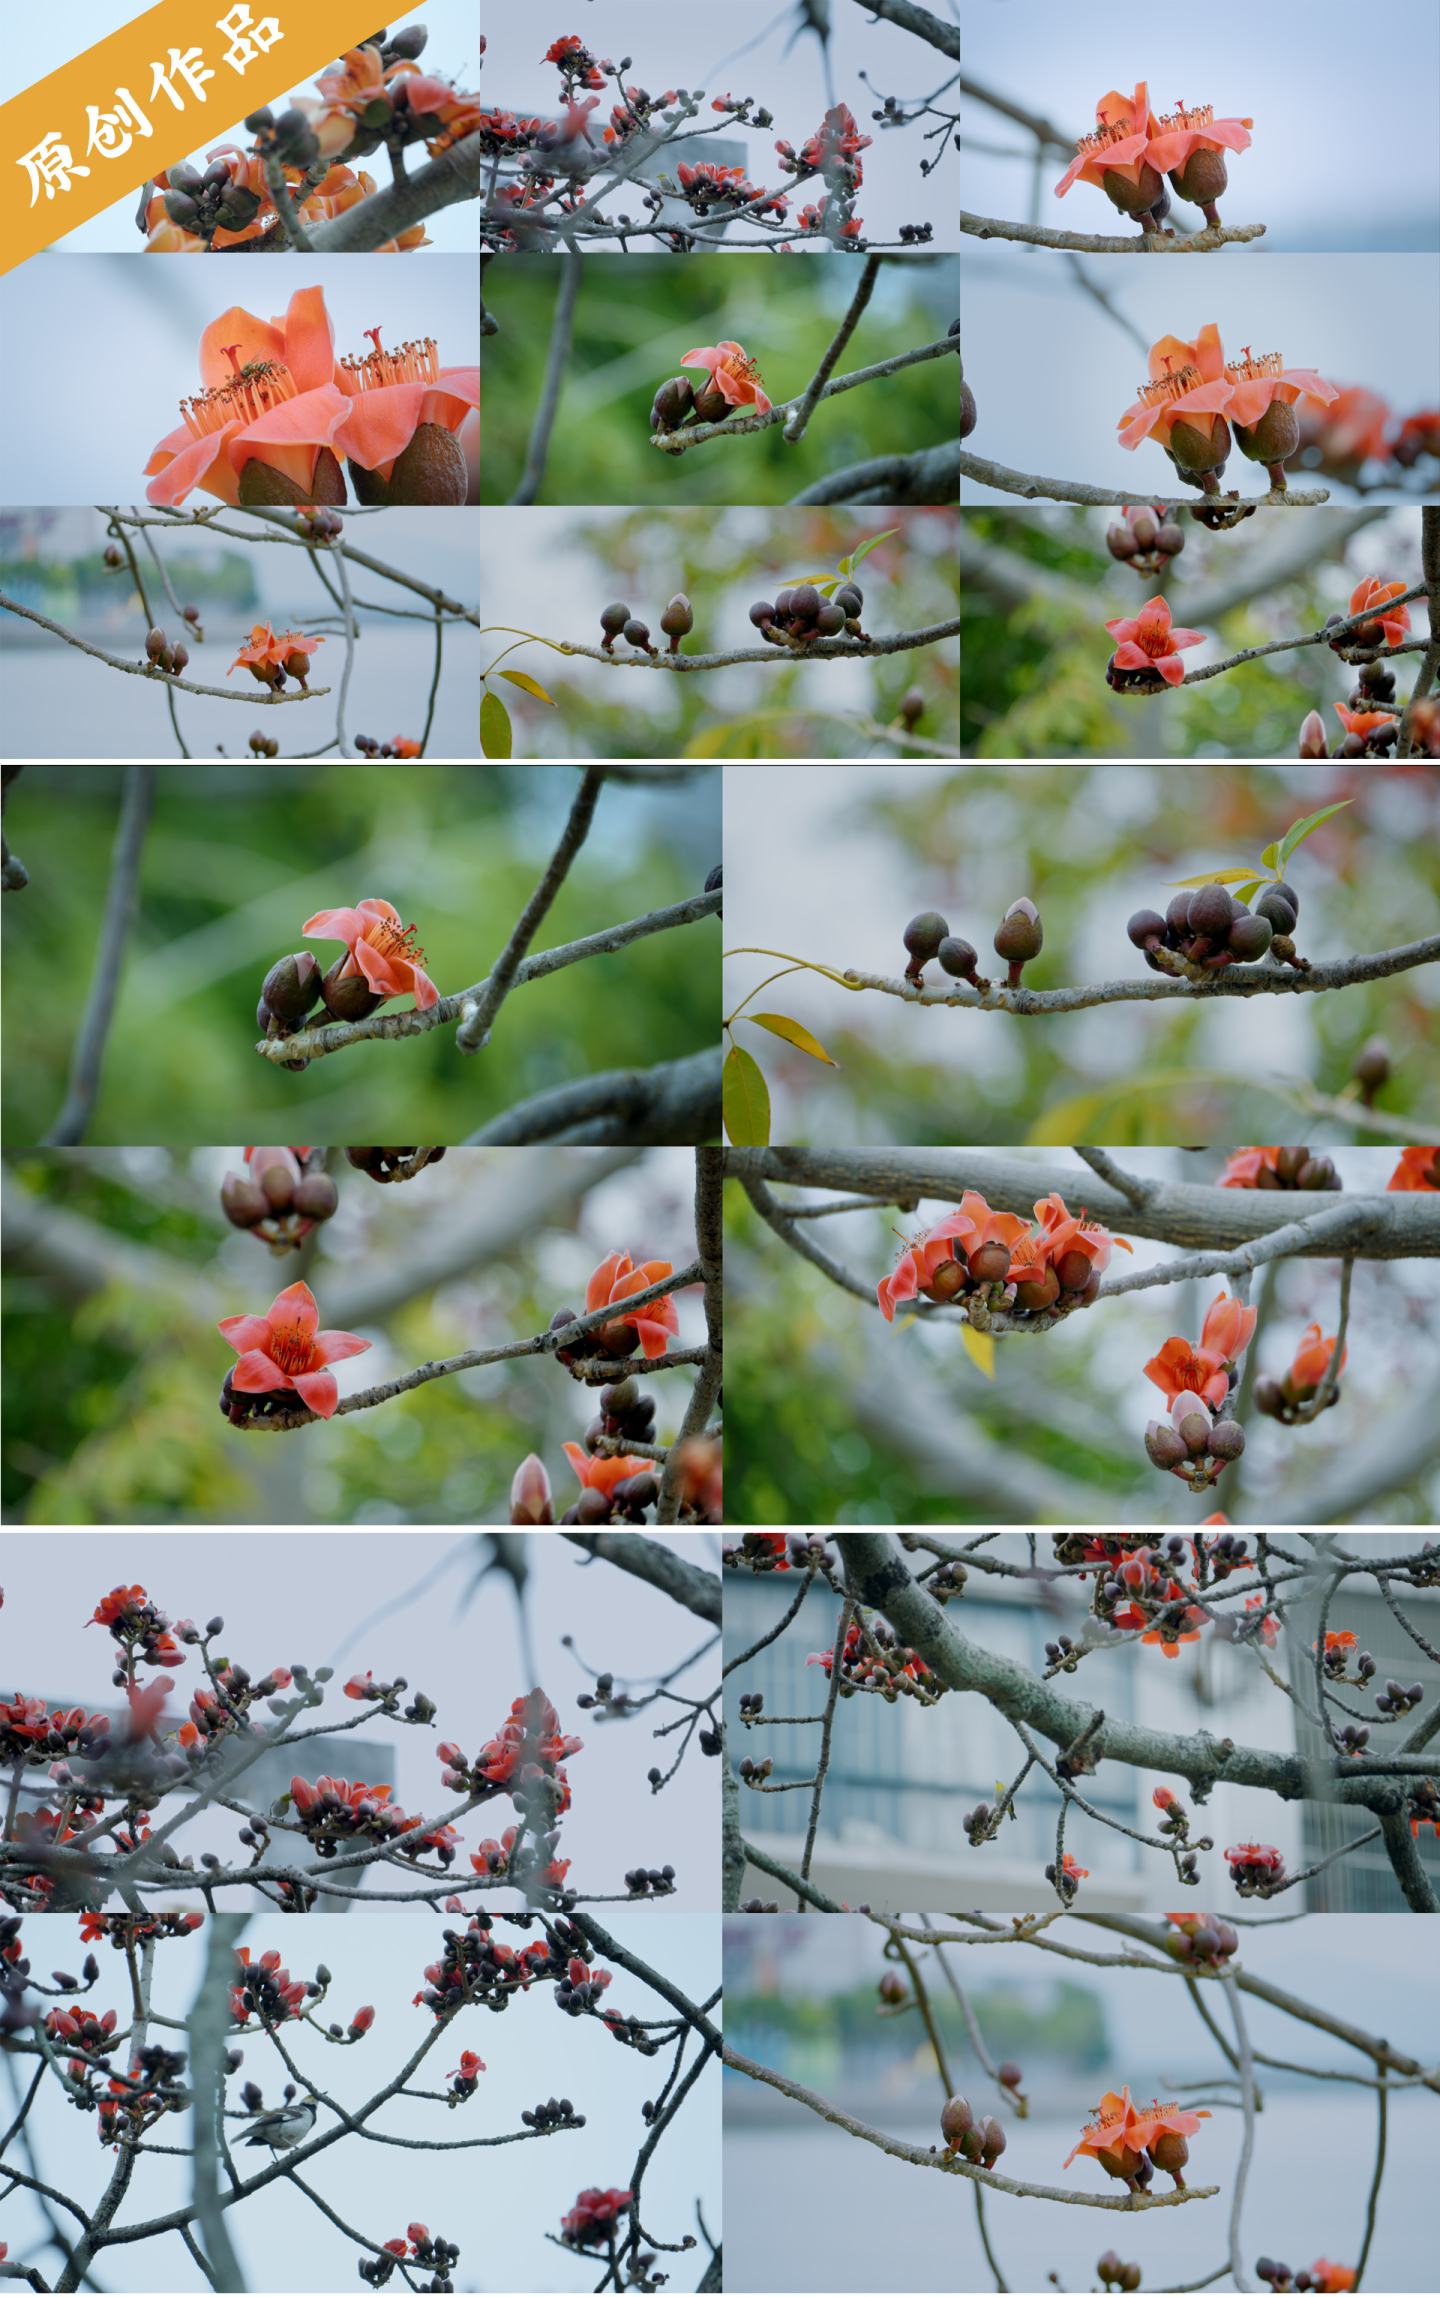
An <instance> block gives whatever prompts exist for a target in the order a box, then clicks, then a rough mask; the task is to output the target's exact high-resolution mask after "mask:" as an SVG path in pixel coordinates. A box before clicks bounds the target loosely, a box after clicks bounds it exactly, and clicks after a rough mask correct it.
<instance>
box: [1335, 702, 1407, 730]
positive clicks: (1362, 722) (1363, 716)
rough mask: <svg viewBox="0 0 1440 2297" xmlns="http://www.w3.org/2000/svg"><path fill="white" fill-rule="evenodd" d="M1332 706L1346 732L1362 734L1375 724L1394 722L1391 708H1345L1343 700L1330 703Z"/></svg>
mask: <svg viewBox="0 0 1440 2297" xmlns="http://www.w3.org/2000/svg"><path fill="white" fill-rule="evenodd" d="M1332 708H1333V709H1334V710H1335V712H1336V714H1337V716H1338V717H1339V720H1340V723H1341V725H1342V726H1343V727H1344V728H1345V731H1346V733H1347V734H1360V735H1362V736H1363V735H1365V734H1368V733H1369V732H1370V731H1371V729H1372V728H1373V727H1375V726H1392V725H1393V724H1394V723H1395V712H1394V711H1393V710H1347V709H1346V707H1345V704H1344V703H1343V702H1336V703H1334V704H1332Z"/></svg>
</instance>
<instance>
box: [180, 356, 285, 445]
mask: <svg viewBox="0 0 1440 2297" xmlns="http://www.w3.org/2000/svg"><path fill="white" fill-rule="evenodd" d="M235 348H236V346H234V345H232V346H231V350H232V351H233V350H234V349H235ZM230 364H231V365H232V366H234V365H235V362H234V359H233V357H232V358H231V361H230ZM298 397H299V393H298V391H297V390H296V388H295V384H294V382H293V380H292V378H291V374H290V370H289V368H288V367H282V366H280V365H279V363H278V362H277V361H276V360H274V359H254V360H252V361H251V362H250V363H249V364H248V365H247V366H244V367H236V368H235V374H234V377H233V379H232V380H231V381H230V382H228V383H226V384H225V385H224V386H223V388H221V389H219V390H215V391H203V392H202V393H201V394H200V396H199V397H198V398H194V399H182V400H181V401H180V412H181V415H182V416H183V417H184V420H185V425H186V428H187V429H188V431H189V432H190V435H191V437H192V438H196V439H203V438H204V437H205V436H206V434H207V433H208V432H211V431H223V430H224V428H225V425H226V424H227V423H233V422H235V421H236V420H237V419H238V420H239V421H240V422H243V423H254V422H258V421H259V419H260V417H261V416H262V415H268V414H269V412H270V409H271V408H272V407H278V406H280V405H281V404H282V403H283V402H284V401H285V400H286V399H295V398H298Z"/></svg>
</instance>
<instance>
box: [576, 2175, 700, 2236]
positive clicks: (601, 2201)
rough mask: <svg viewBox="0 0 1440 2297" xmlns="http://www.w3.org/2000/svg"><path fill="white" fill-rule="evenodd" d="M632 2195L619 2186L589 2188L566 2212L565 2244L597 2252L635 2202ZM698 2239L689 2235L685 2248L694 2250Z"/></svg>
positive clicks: (577, 2197)
mask: <svg viewBox="0 0 1440 2297" xmlns="http://www.w3.org/2000/svg"><path fill="white" fill-rule="evenodd" d="M634 2198H635V2197H634V2195H633V2194H631V2193H622V2192H621V2190H620V2188H619V2186H618V2185H612V2186H607V2187H605V2188H604V2189H603V2190H602V2188H601V2187H599V2186H598V2185H587V2186H586V2188H585V2190H584V2192H583V2193H580V2194H577V2195H576V2197H575V2206H574V2208H573V2209H567V2211H566V2212H565V2215H564V2216H563V2217H562V2218H561V2220H560V2233H561V2237H562V2241H563V2242H564V2243H567V2244H568V2245H569V2246H570V2247H571V2248H574V2249H594V2248H597V2247H599V2246H600V2245H601V2244H602V2243H604V2242H607V2241H608V2240H609V2239H610V2237H611V2232H612V2229H613V2227H614V2224H615V2220H616V2219H617V2217H618V2216H619V2215H620V2212H621V2210H622V2209H625V2208H627V2207H628V2206H629V2204H630V2203H631V2202H632V2201H633V2200H634ZM694 2240H695V2237H694V2235H693V2234H687V2235H686V2236H685V2241H684V2243H683V2245H682V2246H684V2247H685V2248H687V2249H688V2248H693V2247H694Z"/></svg>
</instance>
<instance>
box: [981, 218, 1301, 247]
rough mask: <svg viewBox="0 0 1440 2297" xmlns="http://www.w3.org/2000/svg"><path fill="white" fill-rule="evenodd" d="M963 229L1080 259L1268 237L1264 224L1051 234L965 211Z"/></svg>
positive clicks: (1032, 226)
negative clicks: (1067, 251) (1120, 234)
mask: <svg viewBox="0 0 1440 2297" xmlns="http://www.w3.org/2000/svg"><path fill="white" fill-rule="evenodd" d="M960 229H961V230H962V231H968V232H969V233H970V234H971V235H972V237H974V238H976V239H1020V240H1024V241H1025V242H1026V243H1027V244H1028V245H1029V246H1031V247H1064V248H1070V249H1072V250H1073V251H1074V252H1075V253H1077V254H1079V255H1210V254H1212V253H1213V252H1214V251H1215V250H1216V249H1217V248H1221V247H1225V246H1227V245H1228V244H1229V243H1230V241H1231V240H1247V239H1263V238H1264V236H1265V226H1264V224H1263V223H1235V224H1230V223H1227V224H1221V225H1220V226H1219V228H1218V229H1216V228H1215V227H1213V226H1207V227H1206V229H1205V230H1204V231H1197V232H1193V233H1177V232H1174V231H1162V232H1158V233H1156V232H1152V231H1146V232H1142V233H1141V235H1140V236H1139V237H1138V238H1136V237H1135V236H1134V235H1133V234H1130V233H1127V234H1126V235H1125V236H1124V237H1118V238H1117V237H1115V236H1113V235H1106V234H1104V233H1102V234H1100V235H1099V236H1098V237H1097V236H1095V235H1094V234H1092V233H1090V232H1084V231H1048V230H1047V229H1046V228H1045V227H1044V225H1043V224H1036V223H1005V222H1002V221H1001V220H1000V219H999V218H998V217H996V216H993V215H969V214H967V213H966V211H965V209H964V208H962V209H961V211H960Z"/></svg>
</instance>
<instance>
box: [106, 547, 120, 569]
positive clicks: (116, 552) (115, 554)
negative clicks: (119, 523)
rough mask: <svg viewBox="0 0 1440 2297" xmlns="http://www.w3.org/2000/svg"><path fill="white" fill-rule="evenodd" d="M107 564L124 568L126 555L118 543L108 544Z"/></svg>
mask: <svg viewBox="0 0 1440 2297" xmlns="http://www.w3.org/2000/svg"><path fill="white" fill-rule="evenodd" d="M105 564H106V565H107V566H123V565H124V564H125V553H124V551H123V550H122V549H121V548H120V545H119V544H118V542H107V543H106V545H105Z"/></svg>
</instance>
